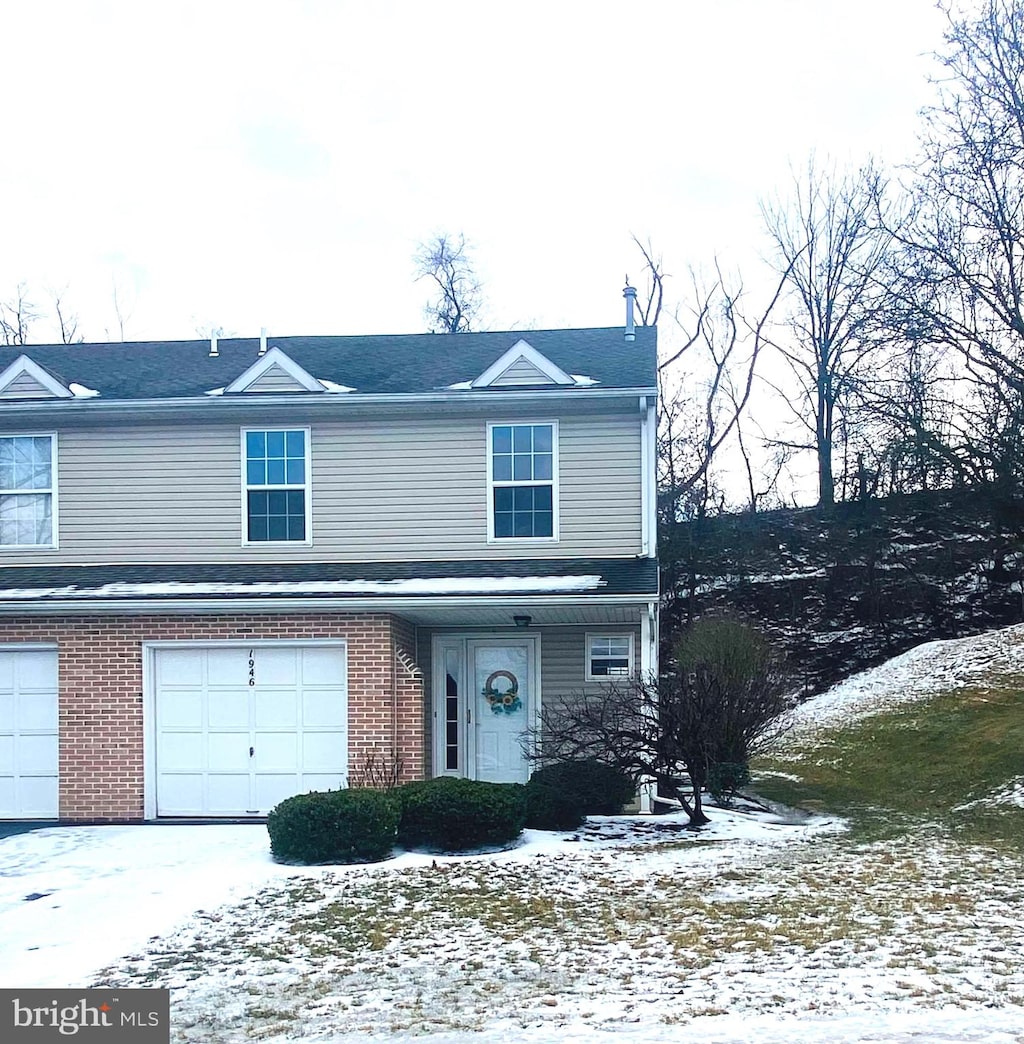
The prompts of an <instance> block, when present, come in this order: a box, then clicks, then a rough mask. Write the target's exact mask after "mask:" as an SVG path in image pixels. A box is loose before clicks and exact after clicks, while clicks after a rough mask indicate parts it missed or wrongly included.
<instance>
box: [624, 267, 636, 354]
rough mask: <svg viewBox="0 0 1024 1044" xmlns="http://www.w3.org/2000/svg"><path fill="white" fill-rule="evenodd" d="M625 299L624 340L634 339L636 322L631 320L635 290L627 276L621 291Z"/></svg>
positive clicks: (634, 302)
mask: <svg viewBox="0 0 1024 1044" xmlns="http://www.w3.org/2000/svg"><path fill="white" fill-rule="evenodd" d="M622 296H623V297H624V298H625V299H626V340H627V341H635V340H636V323H635V322H634V321H633V305H634V304H636V290H635V289H634V288H633V287H631V286H630V285H629V276H628V275H627V276H626V287H625V289H624V290H623V291H622Z"/></svg>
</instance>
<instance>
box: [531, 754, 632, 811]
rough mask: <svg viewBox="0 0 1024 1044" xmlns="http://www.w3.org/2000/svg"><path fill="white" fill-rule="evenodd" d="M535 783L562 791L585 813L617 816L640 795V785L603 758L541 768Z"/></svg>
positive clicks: (535, 776) (562, 762) (535, 777)
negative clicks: (637, 786)
mask: <svg viewBox="0 0 1024 1044" xmlns="http://www.w3.org/2000/svg"><path fill="white" fill-rule="evenodd" d="M530 782H531V783H536V784H538V785H540V786H545V787H549V788H550V789H552V790H558V791H560V792H561V793H562V794H565V795H566V796H567V797H568V798H569V799H570V800H572V801H573V802H574V803H575V805H576V807H577V808H578V809H579V810H580V812H581V813H582V814H583V815H585V816H615V815H618V814H619V813H620V812H621V811H622V808H623V806H624V805H627V804H629V802H630V801H632V800H633V798H634V797H635V796H636V785H635V784H634V783H633V781H632V780H631V779H630V778H629V776H627V775H626V773H625V772H622V771H620V770H619V769H616V768H612V767H611V766H610V765H604V764H602V763H601V762H600V761H593V760H588V761H557V762H555V763H554V764H553V765H545V766H544V767H543V768H539V769H537V771H536V772H534V774H533V775H532V776H531V777H530Z"/></svg>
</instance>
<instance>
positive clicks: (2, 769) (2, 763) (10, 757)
mask: <svg viewBox="0 0 1024 1044" xmlns="http://www.w3.org/2000/svg"><path fill="white" fill-rule="evenodd" d="M0 775H8V776H12V777H13V775H14V736H13V735H7V736H0ZM11 785H12V786H13V785H14V780H13V779H12V780H11ZM10 807H11V806H10V805H8V804H6V803H5V802H4V801H2V800H0V808H10Z"/></svg>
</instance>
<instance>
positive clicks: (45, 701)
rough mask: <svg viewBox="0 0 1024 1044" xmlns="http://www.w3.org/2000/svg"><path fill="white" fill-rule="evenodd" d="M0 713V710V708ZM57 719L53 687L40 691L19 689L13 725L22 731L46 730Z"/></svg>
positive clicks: (49, 728) (55, 694)
mask: <svg viewBox="0 0 1024 1044" xmlns="http://www.w3.org/2000/svg"><path fill="white" fill-rule="evenodd" d="M0 713H2V710H0ZM56 720H57V693H56V691H55V690H53V689H47V690H44V691H42V692H37V691H29V692H26V691H25V690H24V689H22V690H21V694H20V699H19V700H18V707H17V715H16V720H15V727H16V728H18V729H20V730H23V731H26V732H28V731H33V732H40V731H42V732H46V731H50V730H52V729H53V723H54V722H55V721H56Z"/></svg>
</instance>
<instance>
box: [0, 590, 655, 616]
mask: <svg viewBox="0 0 1024 1044" xmlns="http://www.w3.org/2000/svg"><path fill="white" fill-rule="evenodd" d="M657 599H658V594H657V592H656V591H649V592H636V593H634V594H615V595H607V594H606V595H600V594H585V595H569V594H558V595H524V594H519V593H517V592H515V591H508V592H504V593H502V594H495V595H448V596H422V595H411V596H407V597H404V598H403V597H396V596H391V597H388V598H331V597H323V596H321V597H316V598H301V597H298V598H273V597H270V598H268V597H266V596H261V597H258V598H238V597H234V598H91V599H84V598H63V599H59V600H58V599H53V600H45V599H39V600H33V599H6V600H3V601H0V616H46V615H54V614H59V615H65V614H73V615H76V616H96V615H99V614H103V615H118V614H127V615H138V614H140V613H160V614H166V615H195V614H200V613H224V612H232V613H281V612H309V611H319V612H324V611H327V612H351V613H370V612H376V613H382V612H383V613H401V612H402V610H403V609H406V610H408V609H413V608H417V609H439V608H448V609H451V608H462V607H465V608H467V609H469V608H473V607H480V606H501V605H506V604H508V603H510V602H514V603H515V604H516V605H517V606H524V607H529V606H562V605H564V606H580V605H645V604H646V603H648V602H653V601H657Z"/></svg>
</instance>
